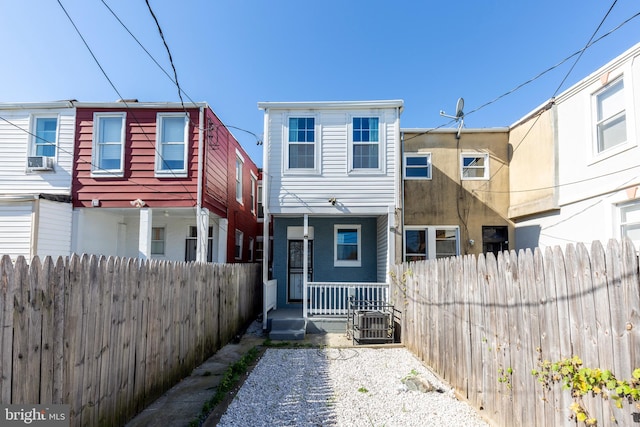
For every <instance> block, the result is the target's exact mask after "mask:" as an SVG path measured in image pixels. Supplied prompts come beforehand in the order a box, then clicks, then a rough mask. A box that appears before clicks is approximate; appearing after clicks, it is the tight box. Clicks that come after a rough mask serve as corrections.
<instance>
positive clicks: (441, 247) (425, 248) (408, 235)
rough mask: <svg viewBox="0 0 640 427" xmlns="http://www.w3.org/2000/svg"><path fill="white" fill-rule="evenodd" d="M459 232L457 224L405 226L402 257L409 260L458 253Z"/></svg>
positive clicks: (434, 257) (421, 259)
mask: <svg viewBox="0 0 640 427" xmlns="http://www.w3.org/2000/svg"><path fill="white" fill-rule="evenodd" d="M459 234H460V233H459V228H458V227H457V226H406V227H405V232H404V259H405V261H406V262H410V261H424V260H427V259H436V258H446V257H451V256H457V255H460V237H459Z"/></svg>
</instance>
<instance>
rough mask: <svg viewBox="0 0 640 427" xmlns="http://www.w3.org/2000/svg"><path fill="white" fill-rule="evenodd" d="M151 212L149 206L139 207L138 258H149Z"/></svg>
mask: <svg viewBox="0 0 640 427" xmlns="http://www.w3.org/2000/svg"><path fill="white" fill-rule="evenodd" d="M152 224H153V214H152V211H151V209H149V208H140V236H139V238H138V258H141V259H150V258H151V226H152Z"/></svg>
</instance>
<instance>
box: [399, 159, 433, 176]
mask: <svg viewBox="0 0 640 427" xmlns="http://www.w3.org/2000/svg"><path fill="white" fill-rule="evenodd" d="M404 179H431V154H430V153H425V154H413V153H412V154H405V156H404Z"/></svg>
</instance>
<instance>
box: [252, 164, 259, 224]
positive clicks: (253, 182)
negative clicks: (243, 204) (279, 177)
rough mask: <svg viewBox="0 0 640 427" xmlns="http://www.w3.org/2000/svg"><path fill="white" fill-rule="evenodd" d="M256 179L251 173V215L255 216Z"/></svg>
mask: <svg viewBox="0 0 640 427" xmlns="http://www.w3.org/2000/svg"><path fill="white" fill-rule="evenodd" d="M257 182H258V181H257V178H256V177H255V175H254V174H253V172H251V213H252V214H253V215H254V216H255V215H256V190H257Z"/></svg>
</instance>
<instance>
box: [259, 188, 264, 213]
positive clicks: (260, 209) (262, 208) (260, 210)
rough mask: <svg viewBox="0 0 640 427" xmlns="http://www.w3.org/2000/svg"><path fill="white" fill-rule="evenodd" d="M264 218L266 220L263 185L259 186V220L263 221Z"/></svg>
mask: <svg viewBox="0 0 640 427" xmlns="http://www.w3.org/2000/svg"><path fill="white" fill-rule="evenodd" d="M261 182H262V181H261ZM263 218H264V207H263V205H262V184H258V219H263Z"/></svg>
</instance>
